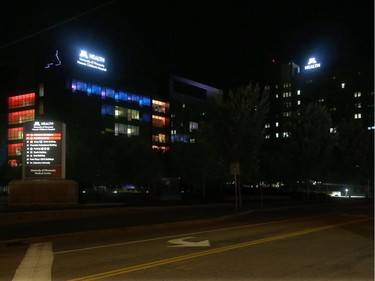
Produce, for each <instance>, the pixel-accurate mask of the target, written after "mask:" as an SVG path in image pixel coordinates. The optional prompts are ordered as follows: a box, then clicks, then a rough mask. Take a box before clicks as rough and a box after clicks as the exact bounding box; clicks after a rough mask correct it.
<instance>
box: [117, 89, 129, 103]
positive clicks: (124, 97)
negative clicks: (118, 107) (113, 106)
mask: <svg viewBox="0 0 375 281" xmlns="http://www.w3.org/2000/svg"><path fill="white" fill-rule="evenodd" d="M118 99H119V100H122V101H127V100H128V93H126V92H122V91H120V92H118Z"/></svg>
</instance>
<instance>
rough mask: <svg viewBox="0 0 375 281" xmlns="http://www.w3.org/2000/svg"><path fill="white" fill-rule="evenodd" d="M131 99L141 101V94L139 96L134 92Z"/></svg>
mask: <svg viewBox="0 0 375 281" xmlns="http://www.w3.org/2000/svg"><path fill="white" fill-rule="evenodd" d="M131 101H134V102H139V96H137V95H136V94H132V96H131Z"/></svg>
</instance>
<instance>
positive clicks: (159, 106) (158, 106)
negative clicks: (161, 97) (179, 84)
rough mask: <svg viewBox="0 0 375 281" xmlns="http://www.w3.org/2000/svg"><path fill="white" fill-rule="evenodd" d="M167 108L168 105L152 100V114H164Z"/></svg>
mask: <svg viewBox="0 0 375 281" xmlns="http://www.w3.org/2000/svg"><path fill="white" fill-rule="evenodd" d="M167 108H168V103H166V102H162V101H157V100H152V110H153V111H154V112H159V113H166V112H167Z"/></svg>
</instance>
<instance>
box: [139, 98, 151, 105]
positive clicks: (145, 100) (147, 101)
mask: <svg viewBox="0 0 375 281" xmlns="http://www.w3.org/2000/svg"><path fill="white" fill-rule="evenodd" d="M150 105H151V99H150V98H148V97H140V98H139V106H150Z"/></svg>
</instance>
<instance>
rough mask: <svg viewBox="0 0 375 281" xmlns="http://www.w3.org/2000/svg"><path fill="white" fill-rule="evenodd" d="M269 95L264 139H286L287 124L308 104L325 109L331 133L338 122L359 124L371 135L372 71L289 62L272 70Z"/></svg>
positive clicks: (372, 108) (269, 140) (372, 128)
mask: <svg viewBox="0 0 375 281" xmlns="http://www.w3.org/2000/svg"><path fill="white" fill-rule="evenodd" d="M275 67H276V69H275V76H274V77H273V81H272V82H270V83H268V85H267V86H266V87H267V88H268V89H269V91H270V112H269V114H268V118H267V120H266V122H265V125H264V127H265V139H266V140H267V141H268V142H270V143H277V142H279V141H282V139H287V138H288V137H290V133H289V131H288V129H287V128H288V127H289V125H290V122H291V120H292V119H293V118H294V117H296V118H297V119H298V116H299V115H300V114H301V110H302V108H303V106H306V105H307V104H309V103H311V102H318V103H320V104H322V105H325V106H326V108H327V110H328V111H329V113H330V116H331V118H332V127H331V128H330V132H331V133H335V132H336V130H337V125H338V124H339V123H340V122H341V121H342V120H344V119H345V120H347V121H349V120H357V121H361V122H362V123H363V125H364V126H365V127H366V130H367V131H368V132H369V133H370V134H372V135H373V133H374V129H375V127H374V89H373V82H374V80H373V77H374V76H373V69H368V68H363V69H361V68H358V69H357V68H353V67H349V69H347V70H345V69H343V68H340V69H334V68H329V67H326V66H325V65H324V63H321V62H320V61H319V60H318V59H316V58H310V59H308V60H307V63H306V65H305V66H304V67H299V66H298V65H297V64H295V63H293V62H290V63H287V64H283V65H276V66H275Z"/></svg>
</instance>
